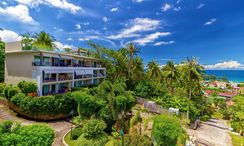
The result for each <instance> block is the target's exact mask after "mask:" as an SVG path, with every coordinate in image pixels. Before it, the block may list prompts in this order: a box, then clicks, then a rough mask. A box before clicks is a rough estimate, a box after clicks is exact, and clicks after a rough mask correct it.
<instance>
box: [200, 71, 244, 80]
mask: <svg viewBox="0 0 244 146" xmlns="http://www.w3.org/2000/svg"><path fill="white" fill-rule="evenodd" d="M205 73H206V74H207V75H213V76H216V77H217V78H221V77H225V78H227V80H228V81H230V82H233V83H241V82H244V70H224V69H222V70H220V69H215V70H213V69H211V70H209V69H208V70H205Z"/></svg>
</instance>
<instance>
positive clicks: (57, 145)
mask: <svg viewBox="0 0 244 146" xmlns="http://www.w3.org/2000/svg"><path fill="white" fill-rule="evenodd" d="M3 120H13V121H16V122H19V123H21V124H22V125H29V124H40V123H46V124H48V125H50V126H51V127H52V128H53V129H54V130H55V139H54V142H53V146H62V145H63V143H62V138H63V135H64V134H65V133H66V132H68V131H69V130H70V128H71V123H70V122H68V120H67V121H66V120H55V121H50V122H40V121H35V120H30V119H26V118H23V117H21V116H18V114H17V113H15V112H14V111H12V110H10V109H9V108H8V107H7V106H5V105H3V104H1V103H0V122H1V121H3Z"/></svg>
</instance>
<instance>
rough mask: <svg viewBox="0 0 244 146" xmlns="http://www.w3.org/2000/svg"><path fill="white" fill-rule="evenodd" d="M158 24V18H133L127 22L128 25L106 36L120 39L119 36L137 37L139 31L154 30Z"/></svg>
mask: <svg viewBox="0 0 244 146" xmlns="http://www.w3.org/2000/svg"><path fill="white" fill-rule="evenodd" d="M159 25H160V21H159V20H154V19H150V18H135V19H133V20H131V21H130V23H129V24H128V26H129V27H127V28H125V29H123V30H122V31H121V32H120V33H119V34H117V35H110V36H108V37H107V38H109V39H121V38H131V37H138V36H140V34H137V33H139V32H145V31H152V30H156V29H157V28H158V27H159Z"/></svg>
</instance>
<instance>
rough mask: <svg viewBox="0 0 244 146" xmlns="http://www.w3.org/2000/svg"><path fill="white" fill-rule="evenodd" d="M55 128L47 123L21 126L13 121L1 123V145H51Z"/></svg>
mask: <svg viewBox="0 0 244 146" xmlns="http://www.w3.org/2000/svg"><path fill="white" fill-rule="evenodd" d="M53 140H54V130H53V129H51V128H50V127H49V126H47V125H29V126H20V124H18V123H14V122H12V121H4V122H3V123H1V124H0V145H1V146H10V145H18V146H33V145H36V146H51V145H52V142H53Z"/></svg>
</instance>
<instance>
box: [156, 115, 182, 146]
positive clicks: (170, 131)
mask: <svg viewBox="0 0 244 146" xmlns="http://www.w3.org/2000/svg"><path fill="white" fill-rule="evenodd" d="M185 133H186V132H185V131H184V129H183V128H182V127H181V124H180V121H179V119H178V118H176V117H173V116H170V115H159V116H157V117H155V118H154V121H153V129H152V137H153V139H154V140H155V142H156V145H160V146H161V145H162V146H175V145H176V144H177V141H181V142H184V140H182V139H184V138H185V137H186V136H185V135H186V134H185Z"/></svg>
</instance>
